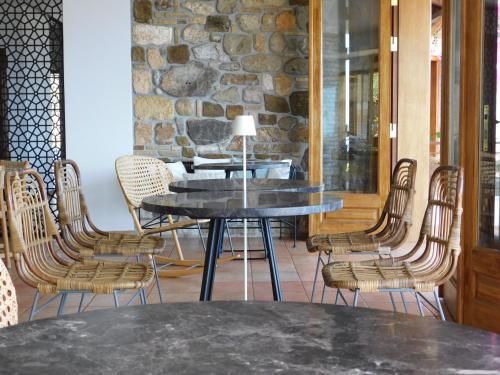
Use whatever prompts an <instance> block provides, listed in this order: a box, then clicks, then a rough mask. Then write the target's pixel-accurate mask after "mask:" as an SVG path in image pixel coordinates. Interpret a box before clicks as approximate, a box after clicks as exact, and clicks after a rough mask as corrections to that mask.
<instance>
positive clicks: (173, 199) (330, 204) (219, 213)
mask: <svg viewBox="0 0 500 375" xmlns="http://www.w3.org/2000/svg"><path fill="white" fill-rule="evenodd" d="M244 203H245V202H244V200H243V192H241V191H223V192H200V193H180V194H167V195H159V196H156V197H147V198H145V199H144V200H143V201H142V208H144V209H145V210H146V211H150V212H156V213H162V214H164V213H168V214H172V215H180V216H188V217H192V218H221V219H222V218H235V219H244V218H271V217H285V216H302V215H309V214H317V213H320V212H331V211H336V210H339V209H341V208H342V199H340V198H338V197H337V196H336V195H333V194H331V193H293V192H275V191H249V192H248V193H247V200H246V205H245V204H244Z"/></svg>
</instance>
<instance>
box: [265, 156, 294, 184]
mask: <svg viewBox="0 0 500 375" xmlns="http://www.w3.org/2000/svg"><path fill="white" fill-rule="evenodd" d="M281 161H282V162H287V163H288V166H286V167H281V168H273V169H269V171H268V172H267V178H278V179H280V180H288V179H289V178H290V166H291V165H292V159H283V160H281Z"/></svg>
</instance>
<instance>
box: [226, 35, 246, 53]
mask: <svg viewBox="0 0 500 375" xmlns="http://www.w3.org/2000/svg"><path fill="white" fill-rule="evenodd" d="M222 47H223V48H224V52H226V53H227V54H228V55H231V56H237V55H247V54H249V53H251V52H252V37H251V36H250V35H245V34H226V35H225V36H224V41H223V42H222Z"/></svg>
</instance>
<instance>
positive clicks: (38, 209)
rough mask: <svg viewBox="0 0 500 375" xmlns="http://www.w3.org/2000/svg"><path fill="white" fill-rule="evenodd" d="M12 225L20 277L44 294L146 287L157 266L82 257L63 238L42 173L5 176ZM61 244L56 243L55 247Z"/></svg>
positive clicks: (13, 243) (33, 172)
mask: <svg viewBox="0 0 500 375" xmlns="http://www.w3.org/2000/svg"><path fill="white" fill-rule="evenodd" d="M5 187H6V196H7V207H8V216H9V229H10V233H11V244H12V250H13V252H14V260H15V264H16V270H17V272H18V275H19V277H20V278H21V279H22V280H23V281H24V282H26V283H27V284H28V285H30V286H32V287H34V288H37V289H38V291H39V292H40V293H57V292H61V291H79V292H82V291H88V292H93V293H103V294H109V293H112V292H113V291H115V290H119V289H138V288H145V287H147V286H148V285H149V284H150V283H151V281H152V278H153V275H154V272H153V268H152V267H151V266H149V265H147V264H144V263H126V262H123V263H118V262H108V261H97V260H87V259H81V258H80V259H79V260H78V261H72V260H68V259H66V257H65V255H66V256H68V257H69V258H73V257H74V254H73V252H72V251H71V249H69V248H68V247H67V246H66V245H65V243H64V242H63V241H62V240H61V238H60V237H59V233H58V230H57V227H56V224H55V222H54V220H53V218H52V216H51V215H52V214H51V212H50V209H49V204H48V200H47V195H46V193H45V190H44V188H43V180H42V178H41V176H40V175H39V174H38V173H37V172H35V171H34V170H25V171H23V172H20V173H12V172H9V173H8V174H7V175H6V181H5ZM55 245H57V248H56V246H55Z"/></svg>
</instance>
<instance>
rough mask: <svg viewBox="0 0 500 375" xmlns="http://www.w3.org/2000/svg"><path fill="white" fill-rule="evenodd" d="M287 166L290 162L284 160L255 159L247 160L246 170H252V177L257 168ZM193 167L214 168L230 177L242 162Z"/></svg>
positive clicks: (194, 167) (241, 168) (240, 166)
mask: <svg viewBox="0 0 500 375" xmlns="http://www.w3.org/2000/svg"><path fill="white" fill-rule="evenodd" d="M288 166H290V164H289V163H288V162H286V161H256V160H249V161H247V171H251V172H252V177H253V178H255V177H256V171H257V169H276V168H283V167H288ZM193 169H200V170H207V169H208V170H213V169H215V170H220V171H225V172H226V178H230V177H231V172H237V171H242V170H243V162H241V161H239V162H229V163H207V164H200V165H194V166H193Z"/></svg>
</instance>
